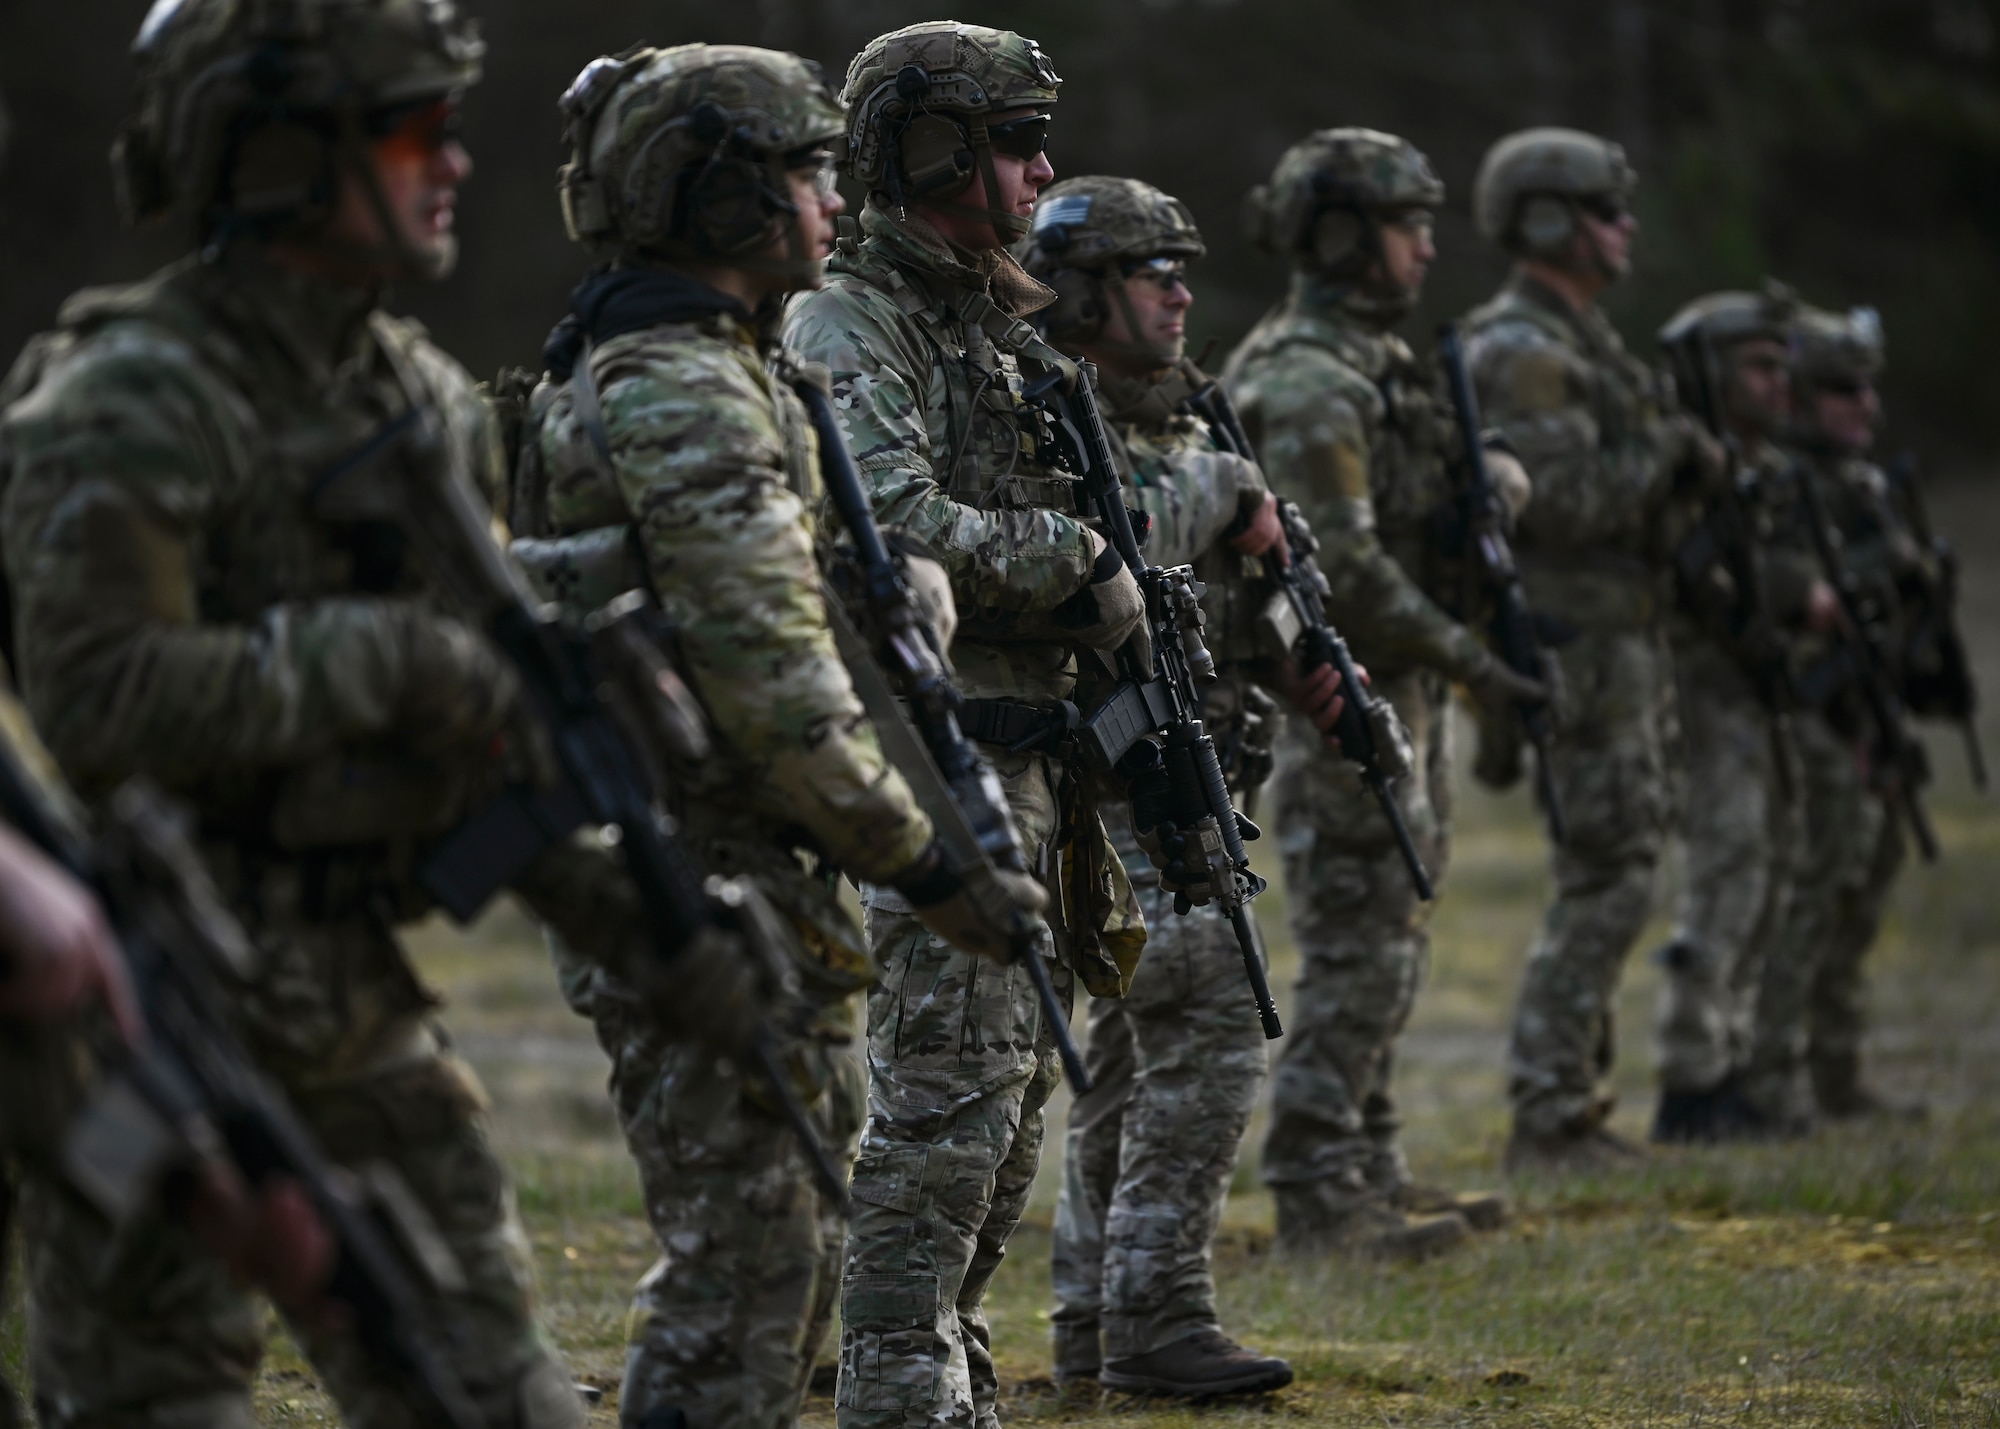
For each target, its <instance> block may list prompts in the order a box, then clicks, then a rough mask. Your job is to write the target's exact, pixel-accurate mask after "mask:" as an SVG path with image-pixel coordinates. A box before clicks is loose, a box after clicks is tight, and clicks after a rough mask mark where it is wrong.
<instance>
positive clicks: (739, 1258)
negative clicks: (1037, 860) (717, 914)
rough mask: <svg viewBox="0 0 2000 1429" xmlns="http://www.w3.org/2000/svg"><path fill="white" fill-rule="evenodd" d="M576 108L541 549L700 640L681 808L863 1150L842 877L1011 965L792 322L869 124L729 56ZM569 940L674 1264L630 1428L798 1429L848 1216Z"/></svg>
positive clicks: (814, 1071) (777, 59) (547, 393)
mask: <svg viewBox="0 0 2000 1429" xmlns="http://www.w3.org/2000/svg"><path fill="white" fill-rule="evenodd" d="M563 111H564V114H565V116H566V117H567V119H568V121H569V126H570V129H569V132H570V142H571V145H572V152H573V158H572V160H571V162H570V164H569V166H568V167H567V168H566V169H565V170H564V171H563V196H564V212H565V214H566V215H567V219H568V223H569V227H570V232H571V236H572V237H574V238H575V239H577V240H578V241H579V242H581V243H584V244H585V245H587V246H588V247H590V248H591V249H592V250H593V251H594V252H595V253H597V254H598V256H599V257H600V258H601V259H602V260H604V261H603V262H602V263H601V264H600V266H599V267H598V268H597V269H596V270H595V271H594V272H593V273H592V274H591V276H590V277H589V278H588V279H586V280H585V281H584V283H583V284H582V285H581V286H580V287H578V288H577V290H576V292H575V294H574V296H573V298H572V312H571V315H570V316H569V317H568V318H567V319H565V320H564V323H563V324H562V326H561V327H559V328H558V329H557V330H556V332H555V334H554V335H553V336H552V337H551V339H550V343H549V346H548V349H547V353H548V358H549V363H550V370H549V374H548V377H547V379H546V380H545V382H544V385H543V387H542V389H541V391H540V392H538V393H537V394H536V396H535V398H534V399H533V401H532V403H531V405H530V412H531V426H530V428H529V430H528V432H527V433H526V436H525V439H524V446H525V447H526V458H525V460H524V461H523V462H522V463H521V466H520V468H519V470H518V472H517V500H516V502H515V529H516V531H517V532H520V533H523V534H524V535H526V536H527V537H528V538H529V539H525V540H523V541H521V542H518V543H517V544H516V547H515V549H516V551H517V552H518V553H520V554H521V556H522V558H523V560H524V563H525V564H527V565H528V566H529V568H530V569H531V570H534V571H538V572H540V573H541V574H542V576H543V578H544V580H545V581H546V582H547V584H548V585H549V586H550V587H551V588H552V590H553V593H555V594H557V595H559V596H560V597H561V598H562V599H564V600H565V601H567V602H568V603H570V604H571V605H572V606H573V607H574V608H576V609H577V610H578V612H579V613H583V612H585V611H587V610H588V609H590V608H591V607H593V606H595V605H598V604H601V603H602V602H603V601H604V600H606V599H609V598H610V597H612V596H614V595H617V594H618V593H619V592H621V591H622V590H624V589H625V588H627V587H628V586H632V585H639V586H642V587H644V588H646V589H648V590H650V591H651V592H652V594H653V595H655V596H656V597H658V599H659V601H660V604H661V606H662V607H663V609H664V611H665V613H666V615H667V618H668V619H669V621H671V622H672V624H673V626H674V628H675V630H676V632H677V642H676V643H677V648H678V651H679V655H680V658H681V663H682V668H683V672H684V673H685V675H686V677H687V679H688V682H689V685H690V687H691V688H692V689H693V691H694V693H695V695H696V697H697V698H698V699H699V700H700V702H701V705H702V707H703V709H704V710H705V711H706V712H707V714H708V715H709V717H710V723H711V724H712V726H713V728H714V731H715V734H714V739H715V749H714V752H713V753H712V755H711V757H710V758H708V759H707V760H705V761H703V763H702V764H701V766H700V767H699V768H698V769H693V770H689V771H687V777H686V778H685V779H684V780H683V781H682V784H681V787H680V789H679V791H678V793H679V802H680V807H679V808H678V810H677V813H678V815H679V817H680V819H681V821H682V826H683V828H684V830H685V831H686V833H687V835H688V837H689V838H690V839H692V840H693V842H694V844H695V846H696V848H697V850H698V852H699V854H700V856H701V857H702V859H703V861H704V863H705V865H706V866H707V867H708V868H709V869H711V870H712V871H714V872H717V873H723V874H727V875H730V876H742V877H747V878H749V879H751V880H753V881H754V882H756V883H757V884H758V886H759V887H761V888H762V890H763V891H764V892H765V894H766V895H767V896H768V897H769V898H770V900H771V902H772V904H773V905H774V906H775V907H776V908H777V909H779V910H780V911H781V912H782V913H783V914H784V915H786V917H787V920H788V921H789V923H790V924H791V925H792V926H791V932H792V952H793V953H794V954H795V957H796V961H797V964H798V967H797V974H796V975H797V979H798V981H799V984H800V986H801V988H802V989H803V1000H804V1002H805V1004H806V1007H807V1009H808V1012H807V1014H806V1016H807V1030H806V1033H805V1036H804V1037H803V1039H802V1042H801V1045H800V1047H799V1048H798V1049H797V1050H796V1051H795V1054H794V1063H795V1065H796V1066H797V1067H798V1069H799V1076H800V1092H801V1095H802V1097H803V1098H804V1099H805V1100H807V1101H808V1103H814V1102H817V1104H818V1110H819V1119H820V1122H821V1135H822V1138H823V1139H824V1140H825V1141H826V1142H827V1143H829V1144H830V1145H832V1146H834V1147H835V1148H836V1154H837V1155H839V1156H840V1157H841V1158H842V1159H843V1160H844V1159H845V1158H846V1157H847V1156H849V1155H851V1154H852V1151H851V1148H852V1146H853V1142H854V1138H855V1137H856V1136H857V1135H858V1133H859V1131H860V1126H861V1105H860V1102H861V1096H860V1088H859V1085H858V1076H857V1069H856V1067H855V1065H854V1061H853V1058H852V1054H851V1052H850V1051H849V1050H848V1048H849V1045H850V1044H851V1042H852V1040H853V1033H854V1022H855V1008H854V1003H855V1001H856V994H857V993H858V992H859V990H860V989H861V988H863V987H865V986H866V985H867V984H868V982H869V981H870V979H871V976H872V972H873V969H872V967H871V964H870V962H869V959H868V954H867V949H866V946H865V944H864V943H863V941H862V937H861V930H860V929H859V928H858V927H856V926H855V925H854V923H853V920H852V918H851V916H850V915H849V914H848V913H847V912H846V910H845V909H843V908H842V907H841V906H840V905H839V902H838V900H837V898H836V896H835V882H834V879H835V876H836V874H837V873H838V872H842V871H844V872H845V873H847V874H849V875H850V876H852V877H854V878H856V879H860V880H865V881H868V882H872V883H877V884H880V885H882V886H884V887H893V888H896V889H899V890H900V891H901V892H902V894H903V896H905V897H906V898H908V899H909V901H910V902H911V903H912V904H913V905H914V906H915V907H916V909H917V917H918V918H919V919H920V920H921V921H922V922H923V923H924V925H925V926H926V927H927V928H929V929H931V930H933V931H935V932H936V933H938V934H939V935H940V936H942V937H945V938H948V939H949V940H950V941H952V942H953V943H954V944H956V945H957V946H959V947H963V948H967V949H971V950H974V951H980V952H984V953H986V954H987V955H988V956H991V957H994V958H999V957H1001V956H1002V955H1003V953H1004V933H1003V932H1002V931H1001V930H1000V929H998V928H997V927H993V926H992V925H990V924H988V923H985V922H983V921H982V917H983V915H982V914H981V913H980V912H979V911H978V909H977V908H976V907H974V906H972V904H971V903H970V902H969V901H968V898H969V895H968V894H967V893H966V892H965V891H964V890H962V889H960V888H959V887H957V886H956V885H955V883H954V881H953V879H952V877H951V875H950V873H949V871H948V870H946V869H944V868H943V867H942V865H941V860H940V855H939V853H938V850H937V847H936V845H935V843H934V841H933V839H932V836H931V825H930V821H929V820H928V819H927V818H925V816H924V815H923V813H922V812H921V811H920V810H919V809H918V808H917V807H916V805H915V803H914V802H913V799H912V796H911V793H910V790H909V787H908V786H907V785H906V784H905V783H904V781H903V779H902V776H901V775H900V774H898V773H897V772H896V771H895V770H894V769H893V768H891V767H889V766H888V765H886V764H885V763H884V761H883V756H882V752H881V748H880V746H879V745H878V743H877V741H876V736H875V732H874V729H873V727H872V726H871V725H870V724H869V723H868V720H867V718H866V717H865V716H864V715H863V714H862V712H861V707H860V704H859V702H858V700H857V699H856V696H855V693H854V689H853V686H852V684H851V683H850V681H849V678H848V673H847V670H846V668H845V667H844V666H843V665H842V664H841V662H840V658H839V656H838V655H837V654H836V653H835V651H834V642H833V635H832V633H831V631H830V630H829V628H828V624H827V613H826V609H825V601H826V592H825V588H824V587H823V585H822V582H821V576H820V569H819V564H818V562H819V561H822V560H824V559H826V558H827V557H828V556H830V554H831V549H830V546H831V543H830V541H828V540H827V539H826V536H825V534H824V533H823V532H820V531H818V530H817V528H816V524H815V514H816V512H817V509H818V507H819V504H820V497H821V490H820V484H819V470H818V464H817V463H818V447H817V444H816V442H815V440H814V436H813V432H812V428H811V426H810V424H809V422H808V420H807V417H806V413H805V409H804V407H803V406H802V404H801V403H800V401H799V398H798V396H797V395H796V394H795V393H794V392H793V390H792V388H791V385H790V384H792V383H793V382H795V381H797V380H799V379H800V377H801V369H800V366H799V363H798V360H797V359H796V358H795V357H794V356H792V355H791V354H789V353H786V352H784V351H782V350H781V349H779V348H778V347H777V346H776V343H775V338H776V332H775V328H776V318H777V314H778V301H779V300H780V298H781V297H782V295H783V294H784V293H785V292H787V291H792V290H798V289H803V288H811V287H816V286H817V285H818V284H819V282H820V281H821V279H822V272H823V262H822V260H823V259H824V257H825V254H826V252H827V251H828V250H829V249H830V248H831V246H832V240H833V217H834V215H835V214H836V213H838V212H839V210H840V207H841V201H840V198H839V196H838V195H837V194H836V193H834V191H833V186H832V183H831V179H832V175H833V169H832V155H831V153H830V152H829V150H828V148H827V144H828V141H829V140H831V139H833V138H835V137H836V136H838V135H839V133H840V132H841V127H842V120H841V112H840V109H839V107H838V106H837V105H836V104H835V103H834V100H833V96H832V95H831V94H830V93H828V91H827V90H826V88H825V86H824V84H823V83H822V82H821V80H820V78H819V74H818V71H817V69H816V68H814V67H811V66H808V65H807V64H806V63H805V62H804V61H802V60H800V59H798V58H796V57H795V56H792V55H787V54H781V53H778V52H776V51H772V50H759V49H750V48H746V47H742V46H722V45H684V46H681V47H679V48H676V49H670V50H653V49H641V50H635V51H629V52H627V53H626V54H624V55H622V56H620V57H618V58H616V59H600V60H597V61H595V62H594V63H592V64H591V65H590V66H589V67H588V68H587V69H585V71H584V72H583V74H582V75H581V76H579V78H578V80H577V82H576V84H575V85H573V86H572V87H571V89H570V91H569V93H568V94H567V95H566V96H565V97H564V100H563ZM745 195H748V198H747V199H746V198H745ZM1021 884H1022V885H1023V887H1022V888H1021V889H1020V890H1018V891H1019V892H1020V893H1021V895H1022V896H1024V897H1027V898H1030V899H1031V900H1032V906H1034V907H1039V904H1040V890H1039V888H1037V887H1036V886H1035V885H1034V884H1033V883H1032V882H1030V881H1029V880H1026V879H1022V880H1021ZM558 951H559V957H561V960H562V961H563V963H564V965H565V977H564V985H565V988H566V989H567V990H568V991H569V993H570V995H571V999H572V1001H573V1002H574V1004H575V1005H576V1006H577V1008H578V1010H579V1011H581V1012H584V1013H585V1014H586V1015H589V1016H591V1017H593V1018H594V1019H595V1021H596V1024H597V1031H598V1037H599V1040H600V1041H601V1042H602V1043H603V1045H604V1048H605V1050H606V1052H608V1053H609V1054H610V1056H611V1058H612V1061H613V1071H612V1078H611V1086H612V1094H613V1097H614V1099H615V1101H616V1103H617V1105H618V1109H619V1113H620V1116H621V1118H622V1120H623V1122H624V1126H625V1134H626V1140H627V1143H628V1144H629V1145H630V1146H631V1148H632V1153H633V1156H634V1158H635V1159H636V1160H637V1162H638V1164H639V1171H640V1178H641V1181H642V1183H643V1185H644V1187H645V1192H646V1208H647V1214H648V1216H649V1217H650V1219H651V1220H652V1223H653V1230H654V1233H655V1234H656V1235H657V1236H658V1238H659V1242H660V1246H661V1250H662V1258H661V1260H660V1261H659V1263H658V1264H657V1265H655V1266H654V1267H653V1269H652V1270H651V1271H650V1272H649V1273H648V1274H647V1276H646V1278H645V1279H644V1281H642V1282H641V1283H640V1286H639V1290H638V1293H637V1295H636V1297H635V1299H634V1302H633V1307H632V1313H631V1315H630V1316H629V1317H628V1319H627V1335H628V1339H629V1345H630V1348H629V1350H628V1352H627V1357H626V1369H625V1385H624V1390H623V1394H622V1397H621V1399H620V1405H619V1415H620V1422H621V1423H622V1424H624V1425H627V1426H630V1429H671V1426H675V1425H686V1426H690V1429H777V1426H780V1425H785V1424H789V1423H791V1422H792V1421H793V1420H794V1419H796V1417H797V1415H798V1411H799V1406H800V1403H801V1401H802V1400H803V1398H804V1395H805V1392H806V1388H807V1379H808V1377H809V1373H810V1371H811V1368H812V1362H813V1353H814V1351H815V1349H816V1348H817V1346H818V1343H819V1341H820V1339H821V1338H822V1337H823V1336H824V1333H825V1331H826V1328H827V1326H828V1324H829V1322H830V1318H831V1312H832V1306H833V1295H834V1290H835V1287H836V1285H837V1283H838V1275H839V1265H838V1260H837V1256H838V1252H839V1247H840V1229H841V1221H840V1217H839V1214H838V1212H837V1210H836V1209H835V1208H833V1207H831V1206H828V1205H824V1204H821V1203H820V1198H819V1195H818V1193H817V1192H816V1191H815V1190H814V1187H813V1185H812V1181H811V1179H810V1175H809V1170H808V1166H807V1163H806V1161H805V1159H804V1157H803V1155H802V1154H801V1152H800V1150H799V1148H798V1146H797V1144H796V1141H795V1139H794V1138H793V1137H792V1136H791V1135H790V1134H789V1133H788V1132H787V1131H786V1130H785V1127H784V1123H783V1122H782V1121H780V1120H779V1119H778V1117H777V1115H776V1114H775V1112H774V1111H773V1110H772V1109H771V1108H770V1107H768V1106H767V1105H766V1104H765V1095H766V1094H764V1093H762V1092H761V1091H759V1090H758V1089H757V1088H756V1087H755V1086H754V1085H750V1086H746V1085H745V1084H744V1082H743V1079H742V1077H741V1076H740V1075H739V1074H738V1072H737V1070H736V1069H735V1068H734V1067H733V1066H732V1065H730V1064H729V1063H726V1062H720V1063H719V1062H717V1060H716V1059H715V1058H714V1057H713V1056H711V1055H709V1054H707V1053H706V1052H705V1051H704V1050H703V1049H701V1048H700V1047H696V1046H690V1045H688V1044H686V1043H684V1042H681V1043H677V1042H676V1041H675V1040H674V1039H673V1038H671V1037H669V1036H666V1035H663V1032H662V1029H661V1028H660V1026H659V1025H658V1021H657V1019H656V1018H654V1017H652V1016H651V1015H649V1014H648V1013H647V1011H646V1010H645V1009H644V1008H643V1007H642V1006H640V1005H639V1004H638V1002H637V1000H636V999H635V998H634V997H633V995H632V994H631V992H630V991H629V990H627V989H625V988H623V987H622V986H620V985H619V983H618V982H617V980H616V979H615V978H613V977H611V976H610V975H608V974H606V973H604V972H602V971H597V972H595V973H593V972H592V971H591V970H590V969H589V968H588V967H586V966H578V965H577V964H576V961H575V960H574V959H573V958H569V957H567V956H566V955H564V952H563V950H560V949H559V950H558Z"/></svg>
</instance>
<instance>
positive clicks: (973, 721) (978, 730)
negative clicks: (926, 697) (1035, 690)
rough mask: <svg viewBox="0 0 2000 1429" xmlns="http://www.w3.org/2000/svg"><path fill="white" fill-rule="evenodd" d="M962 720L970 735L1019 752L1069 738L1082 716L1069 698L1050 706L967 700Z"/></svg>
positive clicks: (1006, 701) (982, 742) (1009, 701)
mask: <svg viewBox="0 0 2000 1429" xmlns="http://www.w3.org/2000/svg"><path fill="white" fill-rule="evenodd" d="M958 719H959V723H960V724H961V725H962V726H964V729H965V733H966V735H967V736H968V737H969V738H972V739H976V740H978V741H979V742H980V743H981V744H998V745H1002V746H1004V747H1005V749H1006V750H1007V752H1008V753H1009V754H1019V753H1021V752H1022V751H1023V750H1028V749H1044V748H1047V747H1048V746H1050V745H1053V744H1057V743H1059V742H1061V741H1062V740H1064V739H1067V738H1068V737H1069V735H1070V733H1071V732H1072V731H1073V730H1075V729H1076V727H1077V725H1078V724H1079V723H1080V722H1081V720H1082V715H1081V714H1080V713H1079V711H1078V710H1077V707H1076V706H1075V705H1073V704H1071V703H1070V702H1069V701H1068V700H1057V701H1056V702H1055V703H1054V704H1050V705H1031V704H1029V703H1027V702H1026V701H1024V700H965V701H963V702H962V703H961V704H960V705H959V711H958Z"/></svg>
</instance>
